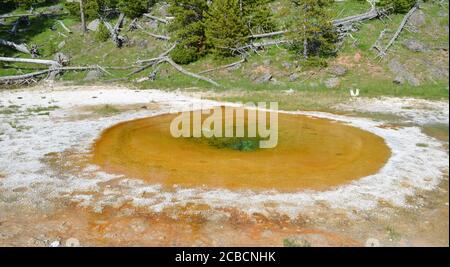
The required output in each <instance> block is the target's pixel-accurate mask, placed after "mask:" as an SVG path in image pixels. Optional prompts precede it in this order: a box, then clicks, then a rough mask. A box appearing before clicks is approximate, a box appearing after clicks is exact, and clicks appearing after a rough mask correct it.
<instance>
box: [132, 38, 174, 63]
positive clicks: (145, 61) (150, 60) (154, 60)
mask: <svg viewBox="0 0 450 267" xmlns="http://www.w3.org/2000/svg"><path fill="white" fill-rule="evenodd" d="M176 46H177V43H175V44H173V45H172V46H171V47H170V48H169V49H167V50H166V51H164V52H163V53H161V54H160V55H159V56H158V57H155V58H151V59H144V60H138V61H136V64H138V65H142V64H146V63H152V62H156V61H158V60H160V59H161V58H162V57H165V56H167V55H168V54H169V53H170V52H172V50H174V49H175V47H176Z"/></svg>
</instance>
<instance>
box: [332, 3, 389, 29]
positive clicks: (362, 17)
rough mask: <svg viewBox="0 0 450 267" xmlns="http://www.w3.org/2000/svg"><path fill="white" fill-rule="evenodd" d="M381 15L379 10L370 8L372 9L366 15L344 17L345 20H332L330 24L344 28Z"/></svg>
mask: <svg viewBox="0 0 450 267" xmlns="http://www.w3.org/2000/svg"><path fill="white" fill-rule="evenodd" d="M381 14H382V12H381V11H380V10H378V9H377V8H375V7H372V9H371V10H369V11H368V12H366V13H363V14H358V15H354V16H349V17H345V18H342V19H336V20H333V21H332V24H333V25H334V26H335V27H342V26H345V25H348V24H353V23H356V22H362V21H365V20H371V19H374V18H377V17H379V16H380V15H381Z"/></svg>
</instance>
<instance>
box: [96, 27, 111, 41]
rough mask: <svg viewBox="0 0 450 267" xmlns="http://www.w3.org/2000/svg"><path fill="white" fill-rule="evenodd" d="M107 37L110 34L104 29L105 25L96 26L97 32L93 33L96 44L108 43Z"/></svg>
mask: <svg viewBox="0 0 450 267" xmlns="http://www.w3.org/2000/svg"><path fill="white" fill-rule="evenodd" d="M109 36H110V34H109V31H108V29H107V28H106V26H105V24H103V23H100V24H99V25H98V29H97V31H96V32H95V40H96V41H97V42H106V41H108V39H109Z"/></svg>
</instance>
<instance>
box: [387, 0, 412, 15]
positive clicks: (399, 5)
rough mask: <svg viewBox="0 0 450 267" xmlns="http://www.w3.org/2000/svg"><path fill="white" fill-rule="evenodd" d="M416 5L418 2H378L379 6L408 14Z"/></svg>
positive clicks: (389, 0)
mask: <svg viewBox="0 0 450 267" xmlns="http://www.w3.org/2000/svg"><path fill="white" fill-rule="evenodd" d="M416 3H417V0H380V1H379V2H378V5H379V6H382V7H389V8H392V9H393V10H394V12H396V13H406V12H408V11H409V10H410V9H411V8H412V7H413V6H414V5H415V4H416Z"/></svg>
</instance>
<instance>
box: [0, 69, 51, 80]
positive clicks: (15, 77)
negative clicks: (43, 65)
mask: <svg viewBox="0 0 450 267" xmlns="http://www.w3.org/2000/svg"><path fill="white" fill-rule="evenodd" d="M50 71H51V70H42V71H37V72H32V73H27V74H22V75H12V76H3V77H0V82H1V83H9V82H13V81H17V80H26V79H30V78H35V77H38V76H42V75H44V74H48V73H49V72H50Z"/></svg>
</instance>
